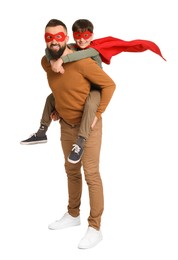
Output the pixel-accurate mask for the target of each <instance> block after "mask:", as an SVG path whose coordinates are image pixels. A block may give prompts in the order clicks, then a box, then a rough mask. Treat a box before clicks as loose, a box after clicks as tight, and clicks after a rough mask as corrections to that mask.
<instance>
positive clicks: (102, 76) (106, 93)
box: [81, 60, 116, 118]
mask: <svg viewBox="0 0 178 260" xmlns="http://www.w3.org/2000/svg"><path fill="white" fill-rule="evenodd" d="M81 74H83V76H84V77H85V78H86V79H87V80H89V81H90V82H91V83H93V84H95V85H97V86H98V88H100V89H101V101H100V104H99V106H98V109H97V112H96V116H97V117H98V118H100V117H101V114H102V113H103V112H104V111H105V109H106V108H107V106H108V104H109V102H110V100H111V98H112V95H113V93H114V91H115V88H116V84H115V82H114V81H113V80H112V79H111V78H110V77H109V75H108V74H107V73H106V72H105V71H104V70H102V69H101V68H100V67H99V66H98V65H97V64H96V63H95V62H94V61H93V60H91V61H90V62H87V63H84V65H83V66H82V69H81Z"/></svg>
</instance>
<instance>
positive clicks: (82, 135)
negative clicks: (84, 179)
mask: <svg viewBox="0 0 178 260" xmlns="http://www.w3.org/2000/svg"><path fill="white" fill-rule="evenodd" d="M100 95H101V93H100V91H99V90H92V91H90V94H89V95H88V97H87V99H86V102H85V106H84V111H83V116H82V120H81V123H80V128H79V132H78V138H77V140H76V143H75V144H73V148H72V151H71V153H70V155H69V157H68V161H69V162H70V163H77V162H79V161H80V159H81V157H82V154H83V150H84V144H85V141H86V139H87V138H88V137H89V134H90V131H91V125H92V123H93V121H94V118H95V115H96V111H97V109H98V106H99V104H100V99H101V96H100Z"/></svg>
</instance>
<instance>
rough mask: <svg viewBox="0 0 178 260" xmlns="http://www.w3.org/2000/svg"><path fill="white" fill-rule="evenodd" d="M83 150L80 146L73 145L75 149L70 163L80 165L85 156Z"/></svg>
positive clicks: (69, 158)
mask: <svg viewBox="0 0 178 260" xmlns="http://www.w3.org/2000/svg"><path fill="white" fill-rule="evenodd" d="M83 150H84V149H83V148H82V147H81V146H79V145H78V144H73V148H72V151H71V153H70V154H69V156H68V158H67V160H68V161H69V162H70V163H74V164H75V163H78V162H79V161H80V159H81V157H82V154H83Z"/></svg>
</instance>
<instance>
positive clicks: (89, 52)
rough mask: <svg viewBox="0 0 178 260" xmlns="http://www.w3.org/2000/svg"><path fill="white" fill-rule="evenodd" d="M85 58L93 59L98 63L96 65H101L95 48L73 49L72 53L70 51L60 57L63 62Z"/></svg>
mask: <svg viewBox="0 0 178 260" xmlns="http://www.w3.org/2000/svg"><path fill="white" fill-rule="evenodd" d="M86 58H92V59H93V60H95V61H96V62H97V63H98V65H99V66H100V67H102V60H101V58H100V55H99V52H98V51H97V50H95V49H94V48H89V49H86V50H80V51H75V52H73V53H70V54H68V55H66V56H62V57H61V59H62V60H63V62H64V63H68V62H72V61H77V60H82V59H86Z"/></svg>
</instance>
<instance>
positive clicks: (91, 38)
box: [91, 33, 94, 41]
mask: <svg viewBox="0 0 178 260" xmlns="http://www.w3.org/2000/svg"><path fill="white" fill-rule="evenodd" d="M93 37H94V33H92V35H91V41H92V40H93Z"/></svg>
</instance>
